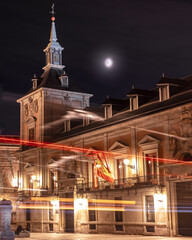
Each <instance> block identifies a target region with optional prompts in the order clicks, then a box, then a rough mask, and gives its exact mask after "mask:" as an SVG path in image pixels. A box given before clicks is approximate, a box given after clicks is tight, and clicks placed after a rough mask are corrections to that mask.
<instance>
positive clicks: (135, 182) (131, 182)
mask: <svg viewBox="0 0 192 240" xmlns="http://www.w3.org/2000/svg"><path fill="white" fill-rule="evenodd" d="M164 184H165V178H164V176H160V175H147V176H137V177H130V178H122V179H115V180H114V182H113V183H109V182H107V181H104V180H103V181H98V186H97V187H96V188H95V187H94V185H93V182H87V183H85V182H83V181H82V182H81V183H78V184H76V189H77V192H82V191H83V192H88V191H98V190H110V189H111V190H112V189H123V188H136V187H137V188H140V187H147V186H154V185H164Z"/></svg>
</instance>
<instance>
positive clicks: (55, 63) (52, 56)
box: [43, 3, 64, 70]
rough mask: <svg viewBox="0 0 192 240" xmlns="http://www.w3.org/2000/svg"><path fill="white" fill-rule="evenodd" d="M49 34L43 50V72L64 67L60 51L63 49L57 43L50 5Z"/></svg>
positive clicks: (52, 8)
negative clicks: (44, 62)
mask: <svg viewBox="0 0 192 240" xmlns="http://www.w3.org/2000/svg"><path fill="white" fill-rule="evenodd" d="M50 13H51V14H52V17H51V21H52V24H51V34H50V39H49V41H50V42H49V44H48V45H47V47H46V48H45V49H44V52H45V55H46V66H45V67H44V68H43V69H44V70H46V69H49V68H50V67H51V68H53V67H54V68H58V69H63V68H64V66H63V65H62V50H63V48H62V47H61V45H60V44H59V43H58V42H57V34H56V28H55V4H54V3H53V4H52V7H51V12H50Z"/></svg>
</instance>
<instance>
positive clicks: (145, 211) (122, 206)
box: [17, 20, 192, 235]
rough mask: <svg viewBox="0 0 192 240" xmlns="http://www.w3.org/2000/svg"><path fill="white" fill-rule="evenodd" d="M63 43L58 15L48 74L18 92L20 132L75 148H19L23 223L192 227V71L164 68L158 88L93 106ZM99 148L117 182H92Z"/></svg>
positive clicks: (61, 227)
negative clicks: (187, 209) (184, 74)
mask: <svg viewBox="0 0 192 240" xmlns="http://www.w3.org/2000/svg"><path fill="white" fill-rule="evenodd" d="M62 50H63V48H62V47H61V46H60V45H59V43H58V42H57V37H56V31H55V22H54V20H52V29H51V36H50V43H49V44H48V46H47V48H46V49H45V50H44V52H45V54H46V66H45V67H44V68H43V69H44V73H43V74H42V76H41V77H39V78H38V77H36V76H34V79H33V88H32V89H31V90H30V91H29V93H28V94H27V95H25V96H24V97H22V98H20V99H19V100H18V102H19V103H20V113H21V114H20V121H21V133H20V137H21V139H24V140H29V141H39V142H45V141H46V142H52V143H57V144H62V145H68V146H71V149H68V150H66V149H64V148H63V149H62V148H60V149H55V148H50V149H49V148H43V147H42V148H37V147H26V146H22V147H21V148H20V153H19V160H20V172H19V189H18V197H19V200H20V202H19V203H18V208H17V223H18V224H22V225H27V226H28V227H30V228H31V231H34V232H53V231H54V232H83V233H95V232H97V233H125V234H143V235H177V234H183V235H190V234H191V232H190V231H191V230H186V231H184V232H182V231H183V230H182V224H183V222H185V223H186V224H188V223H187V222H186V220H185V219H188V218H190V217H191V215H182V214H180V213H179V211H177V210H178V209H179V206H180V205H179V204H181V207H182V206H183V205H182V204H184V201H183V200H182V197H181V195H182V193H184V194H185V195H186V196H187V192H190V191H191V189H192V169H191V166H190V164H189V163H190V161H191V156H192V145H191V138H192V104H191V86H192V77H188V78H183V79H172V78H167V77H164V76H163V77H162V78H161V80H160V81H159V82H158V84H157V88H156V89H153V90H140V89H132V90H131V91H130V92H129V94H128V95H127V99H126V100H118V99H110V98H108V99H106V101H105V102H104V103H103V106H102V107H101V108H94V107H91V106H90V103H89V99H90V97H91V96H92V95H91V94H87V93H82V92H81V91H79V90H78V89H76V88H75V87H74V86H73V85H71V83H70V80H69V79H68V77H67V76H66V74H65V72H64V71H63V68H64V66H63V65H62V58H61V56H62V55H61V53H62ZM73 147H78V148H79V149H81V151H78V150H77V149H74V148H73ZM95 151H105V156H106V158H107V161H108V164H109V166H110V168H111V171H112V173H113V175H114V177H115V181H114V183H113V184H111V183H108V182H106V181H104V180H102V179H99V181H98V187H97V188H94V186H93V178H94V157H95V156H90V153H93V152H95ZM108 152H109V153H111V154H108ZM92 155H93V154H92ZM178 160H181V161H182V162H181V161H180V162H179V161H178ZM185 163H186V164H187V165H186V164H185ZM182 184H183V185H182ZM181 186H184V187H183V188H182V187H181ZM182 189H184V190H182ZM186 189H187V190H186ZM173 196H174V197H173ZM106 200H107V201H106ZM169 210H170V211H169ZM175 210H176V211H175ZM186 216H187V218H186ZM189 222H190V221H189Z"/></svg>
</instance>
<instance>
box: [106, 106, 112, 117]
mask: <svg viewBox="0 0 192 240" xmlns="http://www.w3.org/2000/svg"><path fill="white" fill-rule="evenodd" d="M111 117H112V105H106V106H105V119H108V118H111Z"/></svg>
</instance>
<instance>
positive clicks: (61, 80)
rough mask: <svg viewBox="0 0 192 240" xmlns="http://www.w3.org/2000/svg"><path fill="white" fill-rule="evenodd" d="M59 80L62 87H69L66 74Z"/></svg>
mask: <svg viewBox="0 0 192 240" xmlns="http://www.w3.org/2000/svg"><path fill="white" fill-rule="evenodd" d="M59 80H60V82H61V86H62V87H68V86H69V78H68V77H67V76H66V75H65V74H64V75H61V76H60V77H59Z"/></svg>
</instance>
